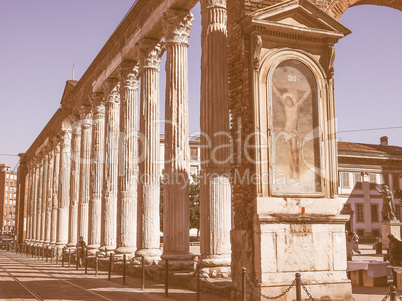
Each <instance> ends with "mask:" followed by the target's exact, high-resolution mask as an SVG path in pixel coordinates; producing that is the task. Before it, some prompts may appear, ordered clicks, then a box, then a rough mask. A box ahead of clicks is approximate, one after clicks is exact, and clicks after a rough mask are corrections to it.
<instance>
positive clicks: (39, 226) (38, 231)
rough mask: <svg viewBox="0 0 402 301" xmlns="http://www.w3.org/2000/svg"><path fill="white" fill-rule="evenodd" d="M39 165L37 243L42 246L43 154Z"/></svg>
mask: <svg viewBox="0 0 402 301" xmlns="http://www.w3.org/2000/svg"><path fill="white" fill-rule="evenodd" d="M39 156H40V158H39V163H38V178H37V182H36V186H37V194H36V197H37V201H36V227H35V231H36V242H37V243H39V244H41V243H43V241H41V237H40V234H41V233H40V232H41V229H42V188H43V187H42V182H43V157H42V154H40V155H39Z"/></svg>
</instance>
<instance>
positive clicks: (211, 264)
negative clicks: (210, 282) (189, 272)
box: [201, 255, 231, 278]
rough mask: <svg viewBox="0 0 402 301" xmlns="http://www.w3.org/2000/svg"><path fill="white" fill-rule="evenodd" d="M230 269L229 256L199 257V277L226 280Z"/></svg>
mask: <svg viewBox="0 0 402 301" xmlns="http://www.w3.org/2000/svg"><path fill="white" fill-rule="evenodd" d="M230 267H231V256H230V255H208V256H203V255H201V277H211V278H228V277H229V276H230V274H231V273H230Z"/></svg>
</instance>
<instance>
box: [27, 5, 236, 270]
mask: <svg viewBox="0 0 402 301" xmlns="http://www.w3.org/2000/svg"><path fill="white" fill-rule="evenodd" d="M201 9H202V27H203V29H202V70H201V72H202V84H201V131H202V132H203V133H204V134H203V135H202V136H201V144H203V143H204V144H205V145H209V146H208V147H204V148H203V149H202V152H201V160H202V161H203V163H202V170H201V177H205V179H202V180H201V217H200V218H201V261H202V262H203V265H204V267H214V266H217V267H221V266H226V267H227V266H229V265H230V233H229V231H230V228H231V212H232V210H231V189H230V182H229V176H228V173H229V172H228V164H229V162H228V160H225V158H228V157H229V156H228V153H227V151H228V150H227V151H225V150H220V151H219V152H217V153H218V157H219V158H218V159H219V160H215V161H213V160H211V157H212V155H211V154H212V153H213V148H216V147H218V148H219V146H220V145H224V144H227V143H229V140H228V138H227V137H226V138H225V137H224V138H222V137H218V138H215V137H214V134H215V133H218V132H226V133H228V132H229V110H228V89H227V85H228V78H227V62H226V60H227V53H226V52H227V36H226V35H227V33H226V1H222V0H219V1H218V0H203V1H201ZM193 20H194V17H193V15H192V14H191V13H190V12H189V11H186V10H177V9H169V10H168V11H166V12H165V13H164V14H163V18H162V25H163V34H164V37H165V40H164V41H161V40H159V39H154V38H152V37H149V38H144V39H142V40H140V41H139V42H138V43H137V44H136V45H135V49H134V50H135V52H136V53H137V60H123V61H121V62H120V64H119V66H118V67H117V68H116V72H114V73H113V76H111V77H108V78H106V79H105V80H104V82H103V83H101V84H100V85H98V84H97V85H96V87H97V89H93V91H90V92H89V93H88V94H87V95H83V96H82V99H80V100H75V101H74V102H75V103H79V105H77V106H74V105H72V108H69V110H66V112H69V113H68V114H65V115H66V116H64V115H63V116H62V122H61V124H60V129H59V130H58V131H57V134H56V135H54V136H53V137H46V139H45V140H44V142H43V143H42V144H41V145H40V146H38V147H37V148H36V149H35V155H34V156H31V158H30V160H29V161H28V162H27V166H28V178H29V188H28V203H27V218H26V229H27V232H26V233H27V235H26V237H27V239H26V241H27V242H29V243H32V244H39V245H50V246H58V247H65V246H66V247H67V248H74V247H75V245H76V243H77V240H78V238H79V237H80V236H82V237H83V238H84V241H86V242H87V243H88V249H89V251H90V252H100V253H101V254H109V253H111V252H114V253H116V254H128V255H129V256H144V257H145V259H146V260H147V261H148V262H155V261H161V260H162V261H163V260H164V259H167V258H169V260H170V262H171V263H172V265H173V266H176V267H177V268H178V269H187V268H189V267H190V266H192V265H193V262H192V260H193V259H192V258H193V257H192V254H191V253H190V250H189V200H188V198H189V189H188V181H187V179H188V178H189V146H188V134H189V130H188V118H189V117H188V80H189V73H188V54H187V48H188V46H189V36H190V31H191V28H192V22H193ZM164 51H166V57H167V59H166V66H165V68H166V97H165V121H164V122H165V162H164V170H165V181H164V196H163V197H164V198H163V203H164V204H163V205H164V206H163V218H164V221H163V222H164V228H163V242H164V244H163V253H162V251H161V249H160V244H159V240H160V237H159V236H160V234H159V233H160V232H159V226H160V225H159V202H160V180H159V177H160V168H159V167H158V161H159V158H160V153H159V152H160V129H159V127H160V124H159V119H160V112H159V110H160V108H159V107H160V100H159V80H160V79H159V77H160V63H161V57H162V54H163V53H164ZM99 87H101V88H99ZM139 91H141V92H140V95H138V94H139ZM138 98H139V99H140V112H138V109H137V107H138ZM138 116H139V120H138ZM206 136H209V137H211V139H210V140H211V142H210V143H208V141H207V140H206V139H207V138H205V137H206ZM212 137H214V138H213V139H212ZM208 139H209V138H208ZM225 139H226V140H227V141H226V140H225ZM213 155H214V157H215V154H213Z"/></svg>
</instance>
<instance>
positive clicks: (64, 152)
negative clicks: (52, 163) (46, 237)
mask: <svg viewBox="0 0 402 301" xmlns="http://www.w3.org/2000/svg"><path fill="white" fill-rule="evenodd" d="M71 136H72V135H71V125H70V124H69V123H68V122H66V123H65V124H63V129H62V134H61V141H60V167H59V168H60V175H59V183H58V184H59V193H58V196H59V208H58V211H57V239H56V246H58V247H59V248H60V247H64V246H65V245H66V244H67V243H68V226H69V205H70V176H71Z"/></svg>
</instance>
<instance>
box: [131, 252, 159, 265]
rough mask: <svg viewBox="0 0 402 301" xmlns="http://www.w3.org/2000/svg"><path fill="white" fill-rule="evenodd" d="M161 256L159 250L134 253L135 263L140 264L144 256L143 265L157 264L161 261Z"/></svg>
mask: <svg viewBox="0 0 402 301" xmlns="http://www.w3.org/2000/svg"><path fill="white" fill-rule="evenodd" d="M161 255H162V251H161V250H160V249H142V250H138V251H137V252H135V261H137V262H141V260H142V256H144V260H145V264H157V263H159V262H160V261H161V260H162V259H161Z"/></svg>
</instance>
